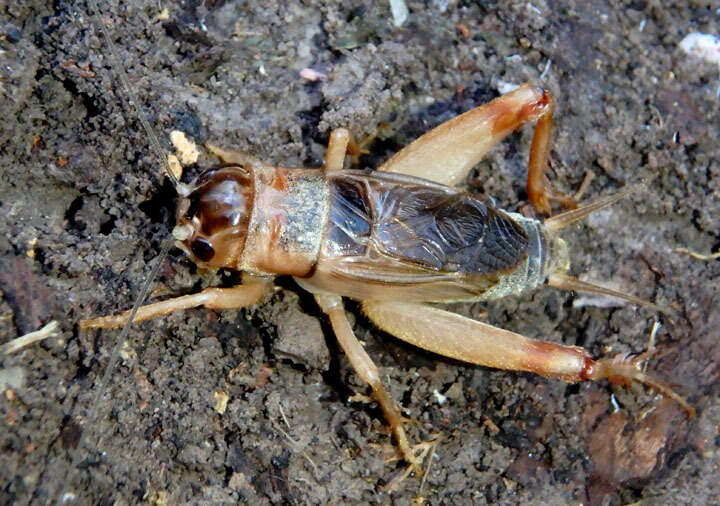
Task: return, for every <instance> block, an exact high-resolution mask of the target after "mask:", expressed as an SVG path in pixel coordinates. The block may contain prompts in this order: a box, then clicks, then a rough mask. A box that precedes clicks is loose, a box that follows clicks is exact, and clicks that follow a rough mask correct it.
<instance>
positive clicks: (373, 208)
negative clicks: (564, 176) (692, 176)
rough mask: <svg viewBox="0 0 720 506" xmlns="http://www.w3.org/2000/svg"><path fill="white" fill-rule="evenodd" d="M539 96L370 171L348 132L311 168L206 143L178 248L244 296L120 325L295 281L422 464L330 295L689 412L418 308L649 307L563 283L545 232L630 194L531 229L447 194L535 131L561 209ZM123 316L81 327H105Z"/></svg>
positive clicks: (444, 345) (509, 359) (541, 163)
mask: <svg viewBox="0 0 720 506" xmlns="http://www.w3.org/2000/svg"><path fill="white" fill-rule="evenodd" d="M552 118H553V101H552V98H551V96H550V94H549V93H547V92H546V91H544V90H542V89H540V88H538V87H535V86H530V85H524V86H521V87H519V88H518V89H516V90H515V91H512V92H510V93H508V94H506V95H503V96H501V97H499V98H497V99H496V100H494V101H492V102H490V103H489V104H487V105H483V106H481V107H478V108H476V109H473V110H471V111H469V112H467V113H465V114H463V115H461V116H459V117H457V118H455V119H453V120H450V121H448V122H446V123H444V124H442V125H440V126H439V127H437V128H435V129H434V130H432V131H430V132H428V133H427V134H425V135H423V136H422V137H420V138H419V139H417V140H416V141H415V142H413V143H412V144H411V145H409V146H408V147H406V148H405V149H403V150H401V151H400V152H399V153H397V154H396V155H395V156H394V157H392V158H391V159H390V160H388V161H387V162H386V163H385V164H383V165H382V166H381V167H380V168H379V169H378V170H377V171H375V172H364V171H357V170H345V169H343V163H344V159H345V154H346V150H347V146H348V142H349V140H350V134H349V132H348V131H347V130H345V129H338V130H335V131H333V132H332V134H331V136H330V142H329V145H328V149H327V152H326V155H325V164H324V166H323V167H322V170H321V169H302V168H284V167H276V166H272V165H268V164H264V163H262V162H260V161H258V160H256V159H255V158H253V157H251V156H248V155H245V154H243V153H239V152H235V151H229V150H225V149H221V148H218V147H214V146H209V147H210V149H211V150H212V151H213V152H214V153H215V154H216V155H217V156H218V157H219V158H220V160H221V161H222V162H223V165H221V166H220V167H217V168H213V169H209V170H207V171H205V172H204V173H203V174H202V175H201V176H200V177H199V178H198V179H197V180H196V181H195V182H194V183H193V184H192V185H184V184H179V185H178V192H179V194H180V202H179V205H178V208H177V225H176V227H175V229H174V231H173V236H174V238H175V240H176V245H177V246H178V247H180V248H181V249H183V250H184V251H185V252H186V253H187V254H188V255H189V256H190V258H191V259H192V260H193V261H194V262H196V263H197V264H199V265H201V266H203V267H206V268H209V269H220V268H225V269H233V270H238V271H242V272H243V273H244V276H245V277H244V278H243V284H242V285H239V286H235V287H231V288H210V289H206V290H203V291H202V292H200V293H196V294H192V295H186V296H182V297H178V298H174V299H170V300H166V301H162V302H157V303H154V304H150V305H147V306H143V307H141V308H139V309H138V310H137V312H136V313H135V316H134V321H142V320H146V319H149V318H154V317H157V316H160V315H163V314H167V313H168V312H171V311H176V310H181V309H188V308H192V307H198V306H204V307H206V308H211V309H237V308H242V307H246V306H248V305H251V304H255V303H257V302H259V301H261V300H262V299H263V297H264V296H265V295H266V294H267V293H268V291H269V289H270V287H271V286H272V283H271V280H272V277H274V276H278V275H289V276H293V277H294V279H295V280H296V281H297V283H298V284H299V285H300V286H301V287H302V288H304V289H305V290H307V291H309V292H310V293H312V294H313V295H314V296H315V299H316V300H317V302H318V305H319V306H320V307H321V308H322V310H323V311H324V312H325V313H326V314H327V315H328V317H329V320H330V323H331V325H332V328H333V331H334V333H335V335H336V336H337V339H338V341H339V343H340V346H341V347H342V349H343V350H344V352H345V353H346V355H347V357H348V359H349V360H350V362H351V364H352V366H353V367H354V369H355V371H356V372H357V374H358V375H359V376H360V377H361V378H362V379H363V380H364V381H365V382H367V383H368V384H369V385H370V387H371V388H372V392H373V395H374V398H375V399H376V400H377V402H378V403H379V404H380V406H381V408H382V410H383V412H384V414H385V417H386V419H387V421H388V423H389V425H390V427H391V429H392V431H393V434H394V436H395V438H396V441H397V444H398V446H399V449H400V452H401V454H402V456H403V458H404V459H405V460H406V461H407V462H408V463H409V464H410V465H411V467H413V468H417V467H418V466H419V464H420V462H419V458H418V453H417V452H416V448H415V447H413V445H411V444H410V442H409V441H408V438H407V436H406V434H405V430H404V428H403V426H404V423H405V421H406V420H405V419H404V418H403V416H402V414H401V410H400V407H399V405H398V403H397V402H396V401H395V400H394V399H393V398H392V397H391V396H390V395H389V393H388V391H387V390H386V388H385V386H384V385H383V383H382V381H381V379H380V374H379V372H378V369H377V367H376V366H375V364H374V363H373V361H372V359H371V358H370V357H369V356H368V354H367V353H366V352H365V350H364V349H363V347H362V345H361V344H360V342H359V341H358V340H357V338H356V337H355V335H354V333H353V330H352V327H351V325H350V323H349V322H348V319H347V316H346V314H345V311H344V309H343V303H342V297H349V298H352V299H356V300H360V301H362V310H363V312H364V313H365V314H366V315H367V316H368V318H369V319H370V320H372V321H373V322H374V323H375V324H376V325H377V326H378V327H379V328H380V329H382V330H384V331H386V332H388V333H390V334H392V335H394V336H396V337H398V338H399V339H402V340H404V341H407V342H409V343H411V344H414V345H416V346H418V347H421V348H424V349H426V350H430V351H432V352H435V353H438V354H440V355H444V356H447V357H452V358H455V359H459V360H463V361H466V362H470V363H473V364H479V365H485V366H489V367H495V368H501V369H507V370H517V371H530V372H534V373H537V374H541V375H543V376H548V377H554V378H559V379H562V380H564V381H568V382H578V381H584V380H600V379H608V380H610V381H612V382H615V383H625V384H627V383H630V382H632V381H638V382H641V383H645V384H647V385H650V386H652V387H654V388H657V389H658V390H660V391H661V392H662V393H664V394H665V395H667V396H670V397H672V398H673V399H675V400H676V401H677V402H679V403H680V404H681V405H682V406H683V407H685V408H686V410H687V411H688V413H689V414H690V415H692V413H693V410H692V408H691V407H690V406H689V405H688V404H687V403H686V402H685V401H684V400H683V399H681V398H680V397H679V396H677V394H675V393H674V392H673V391H672V390H671V389H670V388H669V387H668V386H666V385H665V384H663V383H661V382H659V381H656V380H654V379H652V378H651V377H649V376H647V375H646V374H644V373H643V372H642V371H640V370H639V369H638V368H637V367H636V366H637V360H633V359H631V358H629V357H619V358H609V359H600V360H594V359H593V358H592V357H591V356H590V354H589V353H588V352H587V351H586V350H584V349H583V348H579V347H574V346H564V345H560V344H555V343H546V342H542V341H537V340H534V339H530V338H527V337H524V336H522V335H519V334H516V333H513V332H509V331H506V330H502V329H499V328H496V327H493V326H491V325H488V324H485V323H481V322H478V321H475V320H472V319H469V318H466V317H462V316H459V315H457V314H454V313H450V312H447V311H444V310H442V309H439V308H435V307H432V306H429V305H427V303H435V302H439V303H442V302H457V301H479V300H490V299H496V298H500V297H504V296H507V295H510V294H519V293H522V292H525V291H528V290H531V289H533V288H535V287H537V286H539V285H541V284H548V285H550V286H554V287H558V288H564V289H572V290H578V291H586V292H593V293H603V294H607V295H613V296H617V297H621V298H624V299H626V300H628V301H631V302H634V303H639V304H642V305H646V306H650V307H654V308H656V309H659V308H657V306H654V305H652V304H650V303H647V302H645V301H642V300H640V299H637V298H635V297H632V296H629V295H625V294H622V293H618V292H614V291H611V290H607V289H604V288H601V287H599V286H596V285H593V284H590V283H584V282H580V281H579V280H576V279H574V278H571V277H569V276H567V275H566V274H565V272H566V271H567V269H568V267H569V256H568V252H567V247H566V245H565V242H564V241H563V240H562V239H561V238H560V237H558V232H559V231H560V230H561V229H562V228H564V227H566V226H567V225H569V224H570V223H573V222H575V221H576V220H578V219H580V218H582V217H584V216H587V215H588V214H589V213H591V212H593V211H596V210H598V209H601V208H603V207H606V206H608V205H610V204H612V203H613V202H615V201H617V200H619V199H620V198H622V197H624V196H626V195H627V194H628V193H630V192H631V191H633V190H634V188H630V189H626V190H624V191H621V192H619V193H617V194H615V195H613V196H610V197H607V198H604V199H600V200H598V201H596V202H594V203H591V204H588V205H585V206H581V207H578V208H577V209H574V210H571V211H567V212H565V213H562V214H560V215H557V216H555V217H552V218H549V219H546V220H545V221H539V220H536V219H531V218H526V217H524V216H522V215H520V214H517V213H511V212H506V211H503V210H501V209H498V208H496V207H495V206H494V205H493V204H492V203H488V202H484V201H482V200H480V199H479V198H477V197H476V196H473V195H472V194H469V193H467V192H464V191H462V190H458V189H455V188H454V187H453V186H454V185H456V184H457V183H459V182H460V181H462V179H463V177H464V175H465V174H466V173H467V171H468V170H469V169H470V168H472V167H473V166H474V165H476V164H477V163H478V162H479V161H480V159H481V158H482V157H483V156H484V155H485V153H486V152H487V151H488V150H489V149H490V148H491V147H492V146H493V145H494V144H496V143H497V142H499V141H500V140H501V139H503V138H504V137H505V136H506V135H507V134H509V133H510V132H512V131H513V130H515V129H517V128H518V127H519V126H521V125H523V124H525V123H528V122H532V121H537V126H536V127H535V134H534V138H533V143H532V148H531V151H530V161H529V172H528V180H527V188H528V195H529V197H530V199H531V201H532V203H533V204H534V205H535V207H536V208H537V209H538V210H540V211H541V212H544V213H547V212H549V210H550V205H549V201H551V200H558V201H560V202H561V203H563V204H564V205H565V206H567V207H575V205H574V201H573V200H572V199H571V198H569V197H566V196H564V195H561V194H557V193H555V192H553V191H552V190H550V188H549V185H548V183H547V179H546V177H545V166H546V158H547V153H548V148H549V144H550V138H551V130H552V121H553V119H552ZM130 314H131V313H130V312H129V311H128V312H125V313H122V314H118V315H114V316H106V317H100V318H95V319H89V320H83V321H82V322H81V327H82V328H113V327H119V326H122V325H123V324H125V323H126V321H127V320H128V319H129V317H130Z"/></svg>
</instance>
